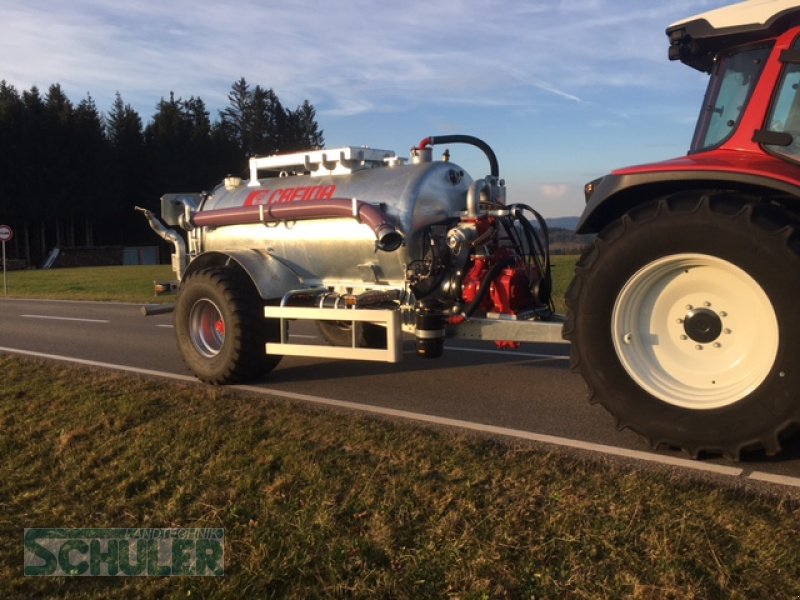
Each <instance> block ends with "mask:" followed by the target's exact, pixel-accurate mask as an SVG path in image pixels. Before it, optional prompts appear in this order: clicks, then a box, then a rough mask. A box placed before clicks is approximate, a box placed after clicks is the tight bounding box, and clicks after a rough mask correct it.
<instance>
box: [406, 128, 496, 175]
mask: <svg viewBox="0 0 800 600" xmlns="http://www.w3.org/2000/svg"><path fill="white" fill-rule="evenodd" d="M436 144H469V145H470V146H475V147H476V148H479V149H480V150H482V151H483V153H484V154H485V155H486V158H487V159H489V174H490V175H491V176H492V177H500V166H499V165H498V163H497V156H496V155H495V153H494V150H492V148H491V146H489V144H487V143H486V142H484V141H483V140H482V139H480V138H476V137H474V136H471V135H460V134H459V135H437V136H430V137H426V138H425V139H423V140H422V141H421V142H420V143H419V148H420V149H422V148H426V147H428V146H435V145H436Z"/></svg>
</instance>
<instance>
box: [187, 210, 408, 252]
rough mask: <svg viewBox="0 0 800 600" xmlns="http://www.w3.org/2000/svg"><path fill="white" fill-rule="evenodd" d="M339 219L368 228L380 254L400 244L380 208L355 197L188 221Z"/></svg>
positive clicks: (215, 213)
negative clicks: (353, 221)
mask: <svg viewBox="0 0 800 600" xmlns="http://www.w3.org/2000/svg"><path fill="white" fill-rule="evenodd" d="M341 217H353V218H355V219H356V220H357V221H358V222H359V223H364V224H365V225H367V226H368V227H369V228H370V229H372V231H373V233H374V234H375V239H376V244H377V246H378V248H379V249H380V250H383V251H384V252H392V251H394V250H397V249H398V248H399V247H400V246H401V245H402V244H403V234H402V233H401V232H400V231H398V229H397V228H396V227H395V226H394V225H392V224H391V223H390V222H389V221H388V219H387V217H386V215H385V214H384V212H383V211H382V210H381V209H380V208H378V207H377V206H375V205H374V204H369V203H368V202H362V201H361V200H356V199H355V198H330V199H328V200H321V201H314V202H309V201H307V200H297V201H294V202H285V203H280V204H271V205H270V204H259V205H253V206H239V207H236V208H220V209H214V210H204V211H201V212H195V213H192V215H191V220H190V222H191V224H192V225H194V226H195V227H223V226H225V225H248V224H253V223H275V222H280V221H308V220H312V219H336V218H341Z"/></svg>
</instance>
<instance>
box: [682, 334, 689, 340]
mask: <svg viewBox="0 0 800 600" xmlns="http://www.w3.org/2000/svg"><path fill="white" fill-rule="evenodd" d="M681 339H682V340H688V339H689V337H688V336H685V335H682V336H681Z"/></svg>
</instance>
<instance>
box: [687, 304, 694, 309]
mask: <svg viewBox="0 0 800 600" xmlns="http://www.w3.org/2000/svg"><path fill="white" fill-rule="evenodd" d="M693 308H694V306H692V305H691V304H687V305H686V310H692V309H693Z"/></svg>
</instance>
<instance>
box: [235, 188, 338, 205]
mask: <svg viewBox="0 0 800 600" xmlns="http://www.w3.org/2000/svg"><path fill="white" fill-rule="evenodd" d="M335 193H336V186H335V185H304V186H298V187H289V188H282V189H279V190H256V191H254V192H250V193H249V194H248V195H247V199H246V200H245V201H244V205H245V206H258V205H259V204H267V205H270V204H283V203H286V202H297V201H309V200H329V199H331V198H333V195H334V194H335Z"/></svg>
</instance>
